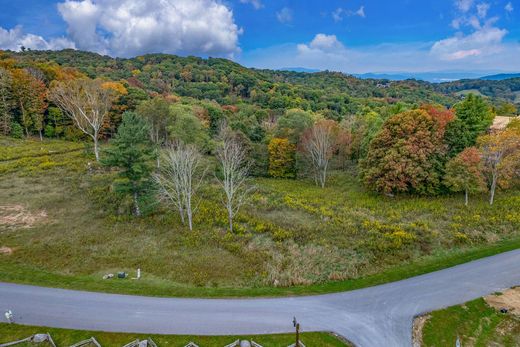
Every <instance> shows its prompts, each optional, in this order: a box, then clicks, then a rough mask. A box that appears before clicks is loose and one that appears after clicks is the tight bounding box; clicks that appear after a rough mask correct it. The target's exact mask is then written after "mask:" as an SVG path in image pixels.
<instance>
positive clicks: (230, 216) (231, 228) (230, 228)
mask: <svg viewBox="0 0 520 347" xmlns="http://www.w3.org/2000/svg"><path fill="white" fill-rule="evenodd" d="M228 219H229V231H230V232H233V212H232V211H231V208H229V207H228Z"/></svg>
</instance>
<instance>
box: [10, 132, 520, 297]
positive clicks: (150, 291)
mask: <svg viewBox="0 0 520 347" xmlns="http://www.w3.org/2000/svg"><path fill="white" fill-rule="evenodd" d="M0 143H1V144H2V146H1V147H0V158H6V159H5V160H4V161H2V159H0V175H1V176H0V177H1V178H0V201H1V203H0V248H1V247H9V248H10V249H12V253H11V254H0V268H1V270H2V271H0V281H11V282H19V283H28V284H38V285H44V286H56V287H64V288H73V289H85V290H96V291H107V292H120V293H129V294H142V295H159V296H201V297H216V296H277V295H301V294H318V293H326V292H333V291H342V290H349V289H355V288H361V287H365V286H370V285H375V284H380V283H385V282H389V281H394V280H399V279H403V278H407V277H410V276H414V275H418V274H422V273H426V272H430V271H434V270H438V269H442V268H445V267H448V266H452V265H456V264H460V263H463V262H466V261H469V260H473V259H477V258H481V257H484V256H488V255H492V254H496V253H499V252H503V251H507V250H512V249H516V248H520V213H518V206H519V205H520V194H519V192H518V191H507V192H502V191H500V192H498V194H497V201H496V204H495V205H494V206H492V207H490V206H489V205H488V203H487V196H485V195H479V196H474V197H472V199H471V200H470V206H469V207H467V208H466V207H465V206H464V203H463V197H462V196H441V197H436V198H428V197H414V196H401V197H396V198H388V197H381V196H378V195H375V194H373V193H371V192H368V191H366V190H365V189H364V188H363V187H362V186H361V185H360V184H359V182H358V181H357V179H356V178H355V176H354V175H353V174H352V173H349V172H335V173H333V175H332V176H331V180H330V182H329V186H328V187H327V188H325V189H321V188H318V187H316V186H314V185H313V184H312V182H310V181H308V180H280V179H267V178H258V179H255V180H254V182H253V183H254V184H255V185H256V187H257V189H256V191H255V193H254V194H252V196H251V199H250V201H249V204H248V205H247V206H245V207H244V208H243V209H242V211H241V213H240V214H239V215H238V217H237V220H236V223H235V226H236V232H235V233H234V234H230V233H229V232H227V229H226V226H227V221H226V216H225V213H224V210H223V208H222V205H221V203H220V201H219V192H218V190H217V188H216V186H215V185H214V184H213V183H211V182H210V183H209V184H208V186H207V188H206V189H205V190H204V192H203V193H204V199H203V200H202V201H201V204H200V206H199V209H198V211H197V212H196V214H195V220H194V222H195V230H193V231H189V230H188V229H187V228H186V227H184V226H182V225H181V224H180V221H179V218H178V216H177V214H176V213H175V211H173V210H169V209H168V208H166V207H164V206H156V210H155V212H153V213H151V214H149V215H147V216H145V217H142V218H134V217H131V216H129V215H128V214H127V210H128V206H129V202H128V201H127V200H125V199H122V198H120V197H118V196H117V195H116V194H115V193H114V192H113V191H112V189H111V186H110V183H111V182H112V180H113V175H114V174H113V173H110V172H106V171H105V170H103V169H101V168H98V167H97V166H96V165H95V164H93V165H92V166H91V168H90V169H89V166H88V165H87V163H88V162H89V161H90V162H92V155H91V154H88V153H86V152H85V150H83V148H85V147H84V144H78V143H72V142H64V141H50V142H43V144H42V143H40V142H39V141H20V140H12V139H7V138H0ZM24 153H27V156H24V155H23V154H24ZM138 267H140V268H141V269H142V271H143V272H142V274H143V278H142V280H141V281H132V280H115V279H114V280H106V281H104V280H102V279H101V278H102V276H103V274H106V273H115V272H117V271H127V272H129V273H130V274H131V275H134V274H135V269H136V268H138Z"/></svg>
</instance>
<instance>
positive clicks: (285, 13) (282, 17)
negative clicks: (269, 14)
mask: <svg viewBox="0 0 520 347" xmlns="http://www.w3.org/2000/svg"><path fill="white" fill-rule="evenodd" d="M276 19H278V21H279V22H280V23H282V24H287V23H290V22H292V20H293V13H292V10H291V9H290V8H289V7H284V8H282V9H281V10H280V11H278V12H276Z"/></svg>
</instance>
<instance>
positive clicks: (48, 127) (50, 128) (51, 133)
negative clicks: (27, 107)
mask: <svg viewBox="0 0 520 347" xmlns="http://www.w3.org/2000/svg"><path fill="white" fill-rule="evenodd" d="M44 134H45V137H54V136H55V135H56V131H55V130H54V127H53V126H51V125H46V126H45V130H44Z"/></svg>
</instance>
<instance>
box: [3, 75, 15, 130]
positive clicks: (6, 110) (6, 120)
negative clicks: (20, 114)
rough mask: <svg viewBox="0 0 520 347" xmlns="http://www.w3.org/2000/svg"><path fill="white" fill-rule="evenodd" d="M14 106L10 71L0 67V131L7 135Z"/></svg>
mask: <svg viewBox="0 0 520 347" xmlns="http://www.w3.org/2000/svg"><path fill="white" fill-rule="evenodd" d="M13 106H14V100H13V90H12V78H11V73H10V72H9V71H8V70H6V69H4V68H0V133H1V134H3V135H8V134H9V133H10V132H11V123H12V122H13V113H12V108H13Z"/></svg>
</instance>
